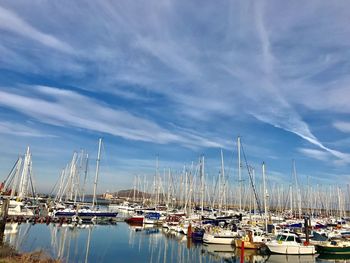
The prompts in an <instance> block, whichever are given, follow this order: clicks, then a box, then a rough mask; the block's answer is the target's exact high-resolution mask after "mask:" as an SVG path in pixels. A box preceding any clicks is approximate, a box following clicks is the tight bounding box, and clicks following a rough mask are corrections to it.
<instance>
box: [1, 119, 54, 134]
mask: <svg viewBox="0 0 350 263" xmlns="http://www.w3.org/2000/svg"><path fill="white" fill-rule="evenodd" d="M0 133H3V134H9V135H14V136H24V137H55V136H54V135H50V134H46V133H43V132H41V131H39V130H37V129H33V128H31V127H29V126H27V125H23V124H21V123H14V122H8V121H0Z"/></svg>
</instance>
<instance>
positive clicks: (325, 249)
mask: <svg viewBox="0 0 350 263" xmlns="http://www.w3.org/2000/svg"><path fill="white" fill-rule="evenodd" d="M316 250H317V252H318V253H320V254H339V255H350V246H345V247H337V246H321V245H316Z"/></svg>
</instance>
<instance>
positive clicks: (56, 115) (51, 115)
mask: <svg viewBox="0 0 350 263" xmlns="http://www.w3.org/2000/svg"><path fill="white" fill-rule="evenodd" d="M27 89H31V90H32V92H33V94H35V93H36V95H37V96H38V97H34V96H24V95H20V94H16V93H13V92H7V91H0V105H2V106H5V107H7V108H10V109H13V110H16V111H19V112H21V113H22V114H25V115H28V116H30V117H33V118H35V119H36V120H38V121H40V122H44V123H49V124H53V125H58V126H70V127H76V128H84V129H88V130H92V131H99V132H104V133H108V134H112V135H116V136H120V137H122V138H125V139H129V140H138V141H146V142H153V143H161V144H162V143H175V142H176V143H181V144H183V145H184V146H191V145H192V146H206V147H219V146H220V144H218V143H216V142H213V141H210V140H208V139H205V138H203V137H200V136H198V135H195V134H186V133H183V132H182V133H181V135H180V134H175V133H173V132H170V131H168V130H167V129H164V128H162V127H160V126H159V125H158V124H157V123H155V122H153V121H150V120H147V119H146V118H142V117H138V116H136V115H133V114H131V113H129V112H127V111H124V110H118V109H114V108H113V107H110V106H108V105H104V104H103V103H100V102H98V101H97V100H94V99H91V98H89V97H86V96H83V95H81V94H78V93H76V92H73V91H69V90H63V89H57V88H52V87H46V86H38V87H35V88H29V87H27Z"/></svg>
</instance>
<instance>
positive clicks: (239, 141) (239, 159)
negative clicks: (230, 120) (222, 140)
mask: <svg viewBox="0 0 350 263" xmlns="http://www.w3.org/2000/svg"><path fill="white" fill-rule="evenodd" d="M237 150H238V181H239V212H241V211H242V176H241V137H240V136H238V138H237Z"/></svg>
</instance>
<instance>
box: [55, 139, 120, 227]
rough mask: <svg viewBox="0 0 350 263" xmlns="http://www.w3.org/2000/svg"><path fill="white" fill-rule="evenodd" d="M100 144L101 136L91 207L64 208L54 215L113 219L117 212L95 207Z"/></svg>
mask: <svg viewBox="0 0 350 263" xmlns="http://www.w3.org/2000/svg"><path fill="white" fill-rule="evenodd" d="M101 146H102V138H100V139H99V144H98V154H97V161H96V174H95V181H94V190H93V199H92V207H91V208H90V207H88V206H83V207H81V208H74V207H73V208H66V209H63V210H58V211H55V212H54V216H55V217H72V218H73V219H74V220H81V221H84V220H92V221H94V220H100V219H115V218H116V217H117V215H118V212H110V211H103V210H98V209H96V204H97V198H96V190H97V183H98V175H99V168H100V160H101Z"/></svg>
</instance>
